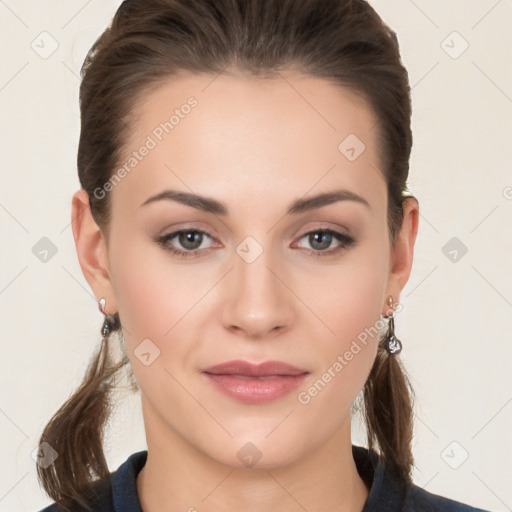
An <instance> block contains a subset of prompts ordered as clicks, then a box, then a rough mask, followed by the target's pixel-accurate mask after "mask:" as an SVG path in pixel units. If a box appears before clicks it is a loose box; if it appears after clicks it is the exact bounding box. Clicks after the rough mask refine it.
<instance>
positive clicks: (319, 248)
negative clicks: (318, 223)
mask: <svg viewBox="0 0 512 512" xmlns="http://www.w3.org/2000/svg"><path fill="white" fill-rule="evenodd" d="M303 238H307V241H308V243H309V244H310V246H311V247H312V249H307V248H306V250H307V251H308V252H309V253H310V254H312V255H313V256H328V255H332V254H334V253H338V252H340V251H342V250H343V249H347V248H349V247H350V246H352V245H354V244H355V240H354V239H353V238H352V237H350V236H348V235H345V234H343V233H339V232H338V231H334V230H332V229H328V228H320V229H316V230H314V231H309V232H308V233H305V234H304V235H302V237H301V238H300V239H301V240H302V239H303ZM335 241H338V246H337V247H334V249H329V247H330V246H331V245H332V243H333V242H335Z"/></svg>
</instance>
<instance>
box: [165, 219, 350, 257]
mask: <svg viewBox="0 0 512 512" xmlns="http://www.w3.org/2000/svg"><path fill="white" fill-rule="evenodd" d="M342 227H344V226H342ZM345 229H347V228H345ZM190 232H193V233H199V234H202V235H203V236H207V237H208V238H210V239H212V240H213V241H214V242H215V241H216V242H218V240H216V238H215V237H214V236H212V235H210V233H208V231H205V230H202V229H199V228H196V227H194V226H190V225H189V226H185V227H180V228H177V229H174V230H173V231H171V232H170V233H167V234H164V235H161V236H158V237H156V242H157V243H158V244H160V245H161V246H162V248H164V249H165V250H167V251H169V252H171V253H173V254H176V255H178V257H182V258H190V257H199V256H201V255H203V254H205V253H206V252H208V253H209V252H211V250H212V249H213V247H207V248H205V249H193V250H185V249H178V248H176V247H174V246H172V245H170V244H169V243H168V241H169V240H172V239H173V238H175V237H176V236H178V235H180V234H181V233H190ZM318 232H324V233H329V234H331V235H332V236H333V237H334V238H335V240H336V241H337V242H338V245H337V246H336V247H334V248H331V249H326V250H321V251H318V250H314V249H308V248H301V250H302V251H305V252H307V253H308V254H311V255H313V256H329V255H336V254H338V253H339V252H342V251H344V250H346V249H348V248H350V247H351V246H353V245H355V243H356V240H355V239H354V238H353V237H352V236H351V235H348V234H346V233H343V232H340V231H338V230H336V229H333V228H331V227H328V226H325V225H323V226H318V227H313V228H310V229H308V230H306V231H304V232H302V234H301V235H295V236H294V238H296V239H297V242H299V241H300V240H302V239H303V238H304V237H305V236H307V235H310V234H312V233H318ZM297 242H295V243H297Z"/></svg>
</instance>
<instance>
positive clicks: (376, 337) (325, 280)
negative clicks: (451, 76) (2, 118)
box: [37, 0, 478, 512]
mask: <svg viewBox="0 0 512 512" xmlns="http://www.w3.org/2000/svg"><path fill="white" fill-rule="evenodd" d="M82 72H83V78H82V84H81V88H80V106H81V112H82V118H81V123H82V124H81V134H80V143H79V151H78V170H79V177H80V183H81V189H80V190H79V191H77V192H76V194H75V195H74V197H73V203H72V205H73V211H72V218H73V233H74V238H75V243H76V248H77V254H78V258H79V261H80V265H81V268H82V271H83V273H84V276H85V277H86V279H87V281H88V283H89V284H90V286H91V288H92V290H93V292H94V294H95V296H96V298H97V300H98V304H99V307H100V310H101V312H102V313H103V314H104V315H105V319H104V324H103V328H102V335H103V340H102V344H101V347H100V350H99V351H98V353H97V354H96V356H95V358H94V360H93V361H92V363H91V365H90V367H89V369H88V372H87V374H86V376H85V378H84V382H83V384H82V385H81V386H80V388H79V389H77V391H76V392H75V394H74V395H73V396H72V397H71V398H70V399H69V400H68V401H67V402H66V403H65V404H64V405H63V406H62V408H61V409H60V410H59V411H58V412H57V413H56V415H55V416H54V417H53V418H52V420H51V421H50V422H49V424H48V425H47V426H46V428H45V430H44V432H43V433H42V435H41V439H40V444H41V461H39V464H38V468H37V469H38V476H39V479H40V482H41V484H42V485H43V487H44V489H45V490H46V492H47V493H48V495H49V496H50V497H51V498H52V499H53V500H55V502H56V503H54V504H53V505H51V506H49V507H47V508H46V509H45V510H46V511H57V510H72V511H76V510H94V511H107V510H108V511H111V510H116V511H123V512H124V511H140V510H143V511H144V512H154V511H161V510H188V511H191V512H192V511H195V510H199V511H220V510H222V511H229V510H244V511H268V510H283V511H296V510H297V511H299V510H308V511H311V512H312V511H321V510H322V511H323V510H329V511H347V512H348V511H350V512H352V511H353V512H355V511H361V510H363V511H364V512H371V511H384V510H389V511H391V510H393V511H396V510H431V511H449V510H450V511H451V510H457V511H471V510H478V509H475V508H472V507H470V506H469V505H465V504H462V503H459V502H456V501H453V500H450V499H448V498H444V497H441V496H437V495H434V494H431V493H428V492H427V491H425V490H423V489H421V488H420V487H418V486H416V485H415V484H413V482H412V479H411V471H412V468H413V456H412V450H411V440H412V436H413V390H412V388H411V386H410V383H409V381H408V379H407V376H406V373H405V371H404V369H403V367H402V365H401V362H400V359H399V357H400V351H401V349H402V344H401V342H400V340H399V339H397V338H396V336H395V334H394V317H395V315H396V313H398V312H400V310H401V305H400V302H399V297H400V293H401V290H402V289H403V288H404V286H405V284H406V283H407V280H408V278H409V275H410V272H411V268H412V261H413V250H414V244H415V240H416V234H417V228H418V215H419V205H418V201H417V199H416V198H415V197H414V196H412V195H411V194H409V193H408V192H407V183H406V182H407V177H408V169H409V164H408V161H409V156H410V151H411V145H412V136H411V130H410V117H411V102H410V87H409V83H408V76H407V72H406V70H405V69H404V67H403V65H402V63H401V60H400V55H399V49H398V43H397V40H396V37H395V34H394V33H393V32H392V31H391V30H390V29H389V28H388V27H387V26H386V25H385V24H384V23H383V22H382V20H381V19H380V18H379V16H378V15H377V14H376V13H375V11H374V10H373V9H372V8H371V7H370V6H369V5H368V4H367V3H366V2H364V1H362V0H354V1H349V0H307V1H302V2H297V1H296V0H265V1H257V0H251V1H248V0H196V1H194V2H190V1H187V0H150V1H148V0H144V1H142V0H140V1H137V0H128V1H126V2H124V3H123V4H122V5H121V7H120V8H119V10H118V11H117V13H116V15H115V17H114V19H113V22H112V24H111V26H110V27H108V28H107V29H106V30H105V32H104V33H103V34H102V36H101V37H100V38H99V39H98V40H97V41H96V43H95V44H94V45H93V48H92V49H91V51H90V52H89V54H88V56H87V58H86V61H85V63H84V66H83V70H82ZM116 334H117V335H118V337H117V338H116ZM116 339H117V340H119V342H120V347H121V349H122V350H123V356H124V357H122V358H121V360H119V361H116V360H115V358H114V355H113V354H114V353H115V348H116V347H115V346H113V345H115V341H116ZM127 367H128V368H131V370H132V371H133V373H132V374H130V376H131V378H132V383H133V386H134V389H140V390H141V400H142V410H143V416H144V424H145V429H146V437H147V445H148V450H147V451H146V450H144V451H141V452H138V453H134V454H132V455H131V456H130V457H128V459H127V460H126V462H125V463H124V464H122V465H121V466H120V467H119V469H118V470H117V471H116V472H115V473H112V474H110V473H109V470H108V466H107V463H106V460H105V456H104V453H103V446H102V435H103V429H104V425H105V422H106V421H107V419H108V417H109V413H110V412H111V407H112V400H111V397H112V392H113V391H114V389H115V386H116V381H117V380H118V378H119V375H120V372H121V371H122V370H123V368H127ZM358 397H360V398H361V402H362V412H363V414H364V418H365V420H366V427H367V432H368V449H366V448H363V447H360V446H355V445H352V442H351V412H352V409H353V408H356V405H355V402H356V399H357V398H358Z"/></svg>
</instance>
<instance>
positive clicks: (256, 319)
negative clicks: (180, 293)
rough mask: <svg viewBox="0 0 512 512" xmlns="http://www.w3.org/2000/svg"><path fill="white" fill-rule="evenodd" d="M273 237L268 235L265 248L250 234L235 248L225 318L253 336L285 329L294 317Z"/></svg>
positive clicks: (227, 321) (231, 324)
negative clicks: (280, 274)
mask: <svg viewBox="0 0 512 512" xmlns="http://www.w3.org/2000/svg"><path fill="white" fill-rule="evenodd" d="M269 240H271V237H269V236H268V237H266V238H265V242H264V244H267V246H266V247H265V246H264V244H263V243H260V242H258V241H257V240H256V239H255V238H254V237H251V236H248V237H246V238H245V239H244V240H243V241H242V242H241V243H240V244H239V245H238V246H237V247H236V248H235V255H234V269H233V272H232V273H231V274H232V275H231V282H232V286H231V288H230V289H231V297H230V300H229V301H228V303H229V305H228V306H227V308H226V311H225V315H226V316H225V318H224V320H225V322H226V326H227V327H231V328H233V327H235V326H236V327H238V328H239V329H242V330H244V331H246V332H247V334H250V335H253V336H256V335H258V336H262V335H264V334H265V333H266V332H269V331H271V330H273V329H276V328H277V327H281V328H282V327H284V326H286V325H288V324H289V322H290V320H291V306H292V305H291V304H290V293H289V292H287V290H286V286H284V284H283V283H282V282H281V279H282V277H281V279H280V278H279V277H278V276H279V273H280V272H279V267H280V266H279V263H278V261H277V256H276V257H274V255H275V254H276V251H274V250H273V249H272V248H271V247H270V246H268V244H270V241H269ZM276 274H277V275H276Z"/></svg>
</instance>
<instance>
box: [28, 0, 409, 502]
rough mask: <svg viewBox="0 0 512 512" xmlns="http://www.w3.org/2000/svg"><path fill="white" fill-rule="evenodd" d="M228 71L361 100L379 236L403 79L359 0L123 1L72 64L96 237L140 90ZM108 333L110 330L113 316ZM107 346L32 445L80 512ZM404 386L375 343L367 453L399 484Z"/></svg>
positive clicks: (402, 169) (97, 457)
mask: <svg viewBox="0 0 512 512" xmlns="http://www.w3.org/2000/svg"><path fill="white" fill-rule="evenodd" d="M228 67H230V68H233V69H235V70H237V71H241V72H248V73H251V74H252V75H254V76H255V77H270V76H276V75H277V73H279V71H281V70H286V69H296V70H299V71H301V72H302V73H304V74H306V75H310V76H313V77H318V78H323V79H325V80H329V81H331V82H332V83H334V84H337V85H339V86H340V87H345V88H348V89H350V90H351V91H352V92H353V93H355V94H358V95H360V96H362V97H363V98H364V99H366V100H367V102H368V103H369V105H370V106H371V108H372V110H373V111H374V113H375V114H376V117H377V119H378V120H379V122H378V125H377V130H378V132H377V133H378V143H379V148H378V149H379V154H380V162H381V172H382V174H383V176H384V178H385V180H386V183H387V192H388V211H387V221H388V229H389V238H390V240H391V244H394V241H395V237H396V234H397V233H398V231H399V229H400V227H401V225H402V220H403V219H402V216H403V201H404V200H405V198H406V197H407V194H406V191H407V187H406V181H407V177H408V173H409V157H410V152H411V147H412V134H411V128H410V122H411V99H410V86H409V81H408V75H407V71H406V69H405V68H404V66H403V65H402V63H401V60H400V53H399V47H398V42H397V38H396V35H395V33H394V32H393V31H392V30H391V29H390V28H389V27H388V26H387V25H386V24H385V23H384V22H383V21H382V20H381V18H380V17H379V16H378V14H377V13H376V12H375V11H374V10H373V8H372V7H371V6H370V5H369V4H368V3H367V2H366V1H364V0H301V1H297V0H193V1H191V0H127V1H125V2H123V4H122V5H121V6H120V7H119V9H118V10H117V12H116V14H115V16H114V18H113V20H112V22H111V24H110V25H109V26H108V27H107V28H106V30H105V31H104V32H103V34H101V36H100V37H99V38H98V39H97V40H96V42H95V43H94V45H93V46H92V48H91V49H90V51H89V53H88V54H87V56H86V58H85V61H84V64H83V66H82V82H81V85H80V109H81V132H80V141H79V148H78V162H77V163H78V174H79V178H80V184H81V187H82V188H83V189H85V190H86V191H87V193H88V196H89V201H90V207H91V212H92V215H93V217H94V219H95V221H96V222H97V224H98V226H100V227H101V229H102V230H103V231H104V233H106V234H108V225H109V218H110V210H109V208H110V201H109V200H108V198H107V199H104V198H103V197H97V195H96V194H95V190H97V189H98V188H101V187H102V186H103V185H104V184H105V183H106V182H107V181H108V180H109V179H110V178H111V176H112V175H113V173H114V171H115V169H116V167H117V166H118V165H120V162H121V153H122V150H123V149H124V145H125V144H126V141H127V138H128V135H129V133H130V130H131V129H133V123H135V122H136V114H135V112H134V107H135V105H136V104H137V101H140V100H141V99H142V98H144V95H145V93H147V92H148V91H149V90H151V89H152V88H153V87H156V86H158V85H160V84H162V83H164V82H165V81H168V80H169V79H170V78H171V77H172V76H173V75H175V74H176V73H177V72H179V71H181V70H184V71H191V72H197V73H204V72H206V73H211V74H217V73H221V72H223V71H225V70H226V69H227V68H228ZM115 321H116V326H115V327H116V328H119V327H120V322H119V316H118V314H117V313H116V315H115ZM107 341H108V338H105V339H104V340H103V342H102V345H101V347H100V349H99V350H98V352H97V353H96V354H95V356H94V358H93V360H92V362H91V363H90V366H89V368H88V370H87V374H86V376H85V378H84V381H83V383H82V384H81V386H80V387H79V388H78V389H77V390H76V391H75V392H74V394H73V395H72V396H71V397H70V398H69V399H68V400H67V401H66V403H65V404H64V405H63V406H62V407H61V408H60V409H59V411H58V412H57V413H56V414H55V416H54V417H53V418H52V419H51V421H50V422H49V423H48V425H47V426H46V428H45V429H44V431H43V433H42V435H41V438H40V442H43V441H46V442H48V443H49V444H50V445H51V446H52V447H53V448H54V449H55V450H56V451H57V452H58V454H59V456H58V458H57V459H56V460H55V461H54V462H53V464H51V465H50V466H49V467H48V468H47V469H43V468H42V467H40V466H38V468H37V471H38V477H39V480H40V482H41V484H42V485H43V486H44V489H45V490H46V492H47V494H48V495H49V496H50V497H51V498H52V499H54V500H55V501H57V502H60V503H62V504H65V503H71V502H72V500H75V501H76V502H78V503H81V504H82V505H83V506H84V507H85V506H86V505H85V503H84V501H83V500H81V497H83V496H84V494H85V492H86V490H87V489H89V488H90V485H91V483H93V481H95V477H96V480H99V479H102V478H103V477H106V476H108V473H109V470H108V466H107V464H106V461H105V457H104V453H103V442H102V436H103V429H104V426H105V421H106V420H107V419H108V416H109V414H110V412H111V410H110V402H111V396H110V395H111V390H112V388H113V385H114V384H112V380H113V378H114V376H115V374H116V372H117V371H119V369H120V368H122V366H124V365H125V364H126V363H127V362H128V359H127V358H126V357H125V358H124V359H123V361H121V362H120V363H118V364H112V362H111V360H110V357H109V355H108V354H109V347H108V343H107ZM413 395H414V394H413V390H412V387H411V386H410V382H409V380H408V378H407V375H406V373H405V371H404V370H403V367H402V366H401V363H400V362H399V360H398V359H397V358H396V356H389V355H388V354H387V352H386V351H385V349H384V348H383V346H382V344H381V346H379V349H378V353H377V357H376V359H375V362H374V365H373V368H372V369H371V372H370V375H369V377H368V380H367V382H366V383H365V386H364V389H363V397H364V414H365V420H366V426H367V435H368V445H369V448H372V447H373V446H375V445H378V447H379V448H380V453H381V455H382V457H383V458H384V459H385V461H386V462H387V463H388V464H389V465H390V466H391V465H393V466H395V467H396V468H397V470H398V472H399V474H400V476H401V477H402V478H403V479H404V480H405V481H407V482H411V477H410V473H411V470H412V465H413V457H412V451H411V441H412V431H413V408H412V406H413Z"/></svg>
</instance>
